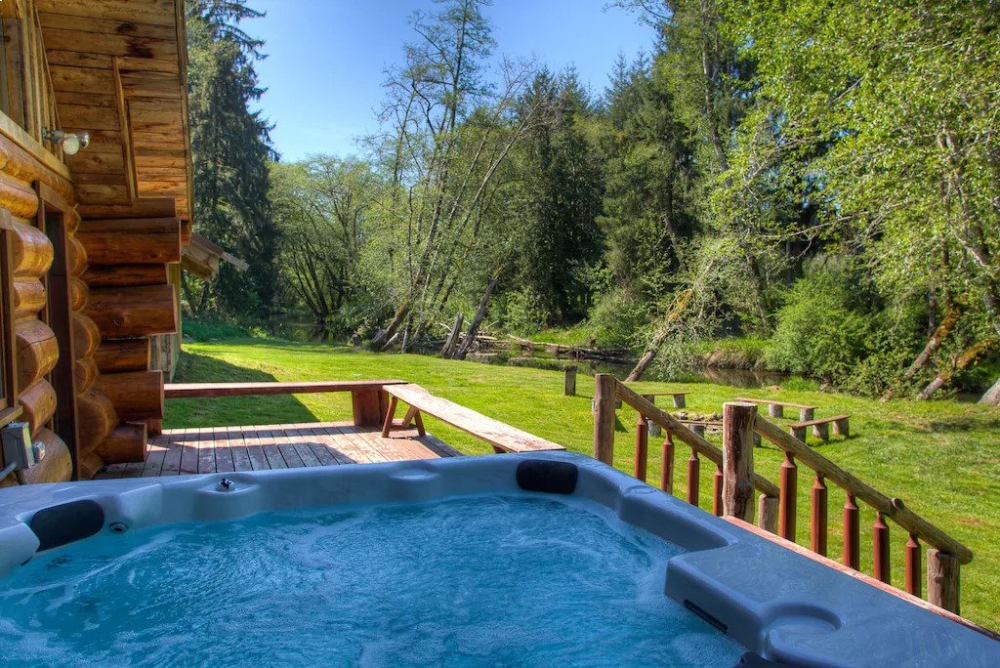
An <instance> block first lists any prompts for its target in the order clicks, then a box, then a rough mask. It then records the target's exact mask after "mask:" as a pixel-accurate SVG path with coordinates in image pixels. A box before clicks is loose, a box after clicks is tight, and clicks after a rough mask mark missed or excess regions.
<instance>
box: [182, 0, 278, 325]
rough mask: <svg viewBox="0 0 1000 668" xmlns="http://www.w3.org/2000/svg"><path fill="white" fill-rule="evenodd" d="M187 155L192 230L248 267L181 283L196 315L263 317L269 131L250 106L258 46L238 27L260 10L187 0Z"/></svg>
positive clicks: (269, 273)
mask: <svg viewBox="0 0 1000 668" xmlns="http://www.w3.org/2000/svg"><path fill="white" fill-rule="evenodd" d="M186 10H187V31H188V52H189V61H190V67H189V71H188V87H189V108H190V124H191V152H192V154H193V162H194V182H195V198H194V206H193V207H192V213H193V217H194V221H195V229H196V231H197V232H198V233H199V234H202V235H204V236H206V237H208V238H210V239H211V240H213V241H215V242H216V243H218V244H219V245H221V246H222V247H223V248H225V249H226V250H228V251H229V252H231V253H233V254H234V255H236V256H237V257H240V258H243V259H245V260H246V261H247V262H249V263H250V265H251V266H250V270H249V271H246V272H243V273H239V272H236V271H234V270H232V269H231V268H230V267H228V266H224V267H223V268H222V269H221V271H220V275H219V278H218V279H217V281H216V282H215V283H213V284H208V283H206V284H204V285H203V287H202V290H201V292H200V294H198V292H197V289H196V287H195V286H193V285H192V284H190V283H188V282H185V283H184V293H185V295H186V297H187V301H188V305H189V306H190V308H191V309H192V310H193V311H194V312H195V313H196V314H200V313H202V312H204V311H205V310H206V309H207V308H209V307H210V306H215V307H216V308H218V309H220V310H222V311H224V312H225V313H227V314H229V315H232V316H242V317H256V316H261V315H266V314H267V313H268V312H269V310H270V308H271V306H272V302H273V300H274V292H275V281H276V270H275V265H274V257H275V250H276V245H277V244H276V242H277V231H276V229H275V227H274V224H273V222H272V220H271V211H270V203H269V201H268V195H267V193H268V160H269V159H270V158H272V157H274V154H273V151H272V150H271V148H270V138H269V130H270V126H269V125H268V123H267V121H265V120H264V119H263V118H262V116H261V112H260V111H251V109H250V108H251V106H252V105H253V104H254V103H256V102H258V101H259V100H260V97H261V95H262V94H263V92H264V91H263V89H262V88H260V86H259V85H258V83H257V74H256V72H255V70H254V63H255V62H256V61H257V60H259V59H261V58H263V55H262V54H261V48H262V47H263V43H262V42H260V41H259V40H255V39H253V38H251V37H250V36H249V35H247V34H246V33H245V32H244V31H243V30H242V29H241V28H240V24H241V23H242V22H243V21H245V20H248V19H254V18H259V17H261V16H263V13H261V12H258V11H256V10H254V9H251V8H250V7H248V6H247V4H246V0H187V2H186Z"/></svg>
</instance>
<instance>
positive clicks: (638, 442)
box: [635, 415, 649, 482]
mask: <svg viewBox="0 0 1000 668" xmlns="http://www.w3.org/2000/svg"><path fill="white" fill-rule="evenodd" d="M648 458H649V427H648V426H647V425H646V418H644V417H643V416H642V415H640V416H639V420H638V421H637V422H636V423H635V477H636V478H637V479H639V480H641V481H643V482H646V460H647V459H648Z"/></svg>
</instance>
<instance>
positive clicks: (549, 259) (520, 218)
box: [513, 70, 604, 324]
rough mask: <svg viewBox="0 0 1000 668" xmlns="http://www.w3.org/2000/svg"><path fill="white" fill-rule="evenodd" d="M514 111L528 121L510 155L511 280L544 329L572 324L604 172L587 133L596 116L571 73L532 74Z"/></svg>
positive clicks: (594, 245) (597, 241) (580, 311)
mask: <svg viewBox="0 0 1000 668" xmlns="http://www.w3.org/2000/svg"><path fill="white" fill-rule="evenodd" d="M519 106H520V108H522V109H524V110H525V111H524V112H523V113H524V114H526V115H527V114H533V115H534V118H535V122H534V123H532V124H531V126H530V128H531V129H530V130H528V131H527V132H526V133H525V135H524V138H523V140H522V141H521V143H520V144H519V146H518V149H517V151H516V157H515V169H516V170H517V175H518V181H519V184H520V185H519V188H518V194H517V196H516V197H517V202H516V203H515V205H514V207H515V210H514V211H513V215H514V216H515V217H516V220H517V225H516V227H515V232H514V233H515V234H517V235H518V239H517V245H518V247H519V248H520V252H519V253H518V260H517V269H516V270H515V271H516V280H517V283H518V285H519V286H520V287H521V288H522V289H527V290H530V291H532V292H533V293H534V294H535V295H537V296H538V298H539V300H540V301H541V303H542V304H543V307H544V308H545V309H546V311H547V312H548V314H549V319H550V323H551V324H556V323H564V322H573V321H578V320H580V319H582V318H583V317H585V316H586V314H587V311H588V310H589V307H590V298H591V294H592V291H593V286H592V285H591V284H590V282H589V280H588V273H589V268H590V267H591V266H593V265H596V264H597V263H599V262H600V259H601V250H602V247H601V235H600V230H599V228H598V226H597V216H598V215H599V213H600V211H601V195H602V192H603V181H604V175H603V173H602V170H601V161H600V156H599V155H598V152H597V150H596V146H595V141H594V139H593V138H592V136H591V135H592V134H593V133H591V132H589V128H588V124H590V123H591V122H592V121H594V120H595V116H596V114H595V112H594V110H593V108H592V103H591V101H590V100H589V96H588V94H587V92H586V91H585V90H583V88H582V86H581V85H580V82H579V80H578V78H577V76H576V73H575V72H574V71H572V70H570V71H568V72H566V73H565V74H563V75H561V76H559V77H553V76H552V75H551V74H550V73H549V72H548V71H546V70H543V71H541V72H539V73H538V74H537V75H536V76H535V79H534V81H533V82H532V85H531V88H530V89H529V90H528V91H527V92H526V93H525V95H524V97H523V99H522V101H521V103H520V105H519Z"/></svg>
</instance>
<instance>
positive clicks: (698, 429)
mask: <svg viewBox="0 0 1000 668" xmlns="http://www.w3.org/2000/svg"><path fill="white" fill-rule="evenodd" d="M691 431H693V432H694V433H696V434H698V435H699V436H701V437H702V438H705V425H703V424H693V425H691Z"/></svg>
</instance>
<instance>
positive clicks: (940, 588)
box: [593, 374, 973, 614]
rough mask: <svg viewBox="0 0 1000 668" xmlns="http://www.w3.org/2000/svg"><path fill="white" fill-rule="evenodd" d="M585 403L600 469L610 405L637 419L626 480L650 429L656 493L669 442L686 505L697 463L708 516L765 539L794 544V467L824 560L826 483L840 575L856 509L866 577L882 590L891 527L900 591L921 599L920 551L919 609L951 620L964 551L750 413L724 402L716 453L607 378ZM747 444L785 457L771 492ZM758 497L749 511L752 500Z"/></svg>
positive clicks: (694, 496) (670, 462) (610, 430)
mask: <svg viewBox="0 0 1000 668" xmlns="http://www.w3.org/2000/svg"><path fill="white" fill-rule="evenodd" d="M596 383H597V384H596V389H595V393H594V406H593V409H594V457H595V458H596V459H599V460H601V461H603V462H605V463H606V464H613V463H614V447H615V444H614V435H615V434H614V430H615V422H616V415H615V406H616V403H617V400H621V402H622V403H624V404H627V405H629V406H631V407H632V408H633V409H635V410H636V411H637V412H638V413H639V419H638V421H637V424H636V430H635V455H636V457H635V471H634V473H635V476H636V477H637V478H639V479H640V480H643V481H645V479H646V471H647V463H648V458H649V442H648V439H649V429H648V425H649V423H653V424H656V425H659V426H660V427H661V428H662V429H663V431H664V440H663V447H662V467H663V468H662V476H661V484H660V487H661V489H663V491H665V492H668V493H671V494H672V493H673V489H674V484H673V481H674V468H675V466H674V463H675V462H674V459H675V450H676V444H675V440H677V441H681V442H682V443H684V444H686V445H687V446H689V447H690V449H691V454H690V457H689V458H688V460H687V481H688V484H687V501H688V502H689V503H691V504H693V505H698V502H699V491H700V490H699V478H700V473H701V471H700V463H701V462H700V458H701V457H705V458H706V459H708V460H709V461H710V462H712V463H713V464H715V467H716V470H715V474H714V476H713V489H712V511H713V512H714V513H715V514H716V515H719V516H723V515H729V516H733V517H737V518H739V519H741V520H744V521H747V522H753V520H754V515H755V514H756V524H757V526H758V527H760V528H761V529H764V530H766V531H768V532H770V533H772V534H777V535H779V536H781V537H782V538H784V539H786V540H789V541H792V542H794V541H795V536H796V531H795V528H796V527H795V524H796V517H797V508H796V504H797V494H798V464H799V463H801V464H804V465H805V466H806V467H807V468H809V469H811V470H812V471H813V472H814V478H813V483H812V487H811V489H810V502H811V508H810V510H811V513H810V545H809V548H810V549H811V550H812V551H813V552H815V553H816V554H819V555H821V556H823V557H826V556H827V535H828V527H829V508H828V505H827V483H832V484H834V485H836V486H837V487H840V488H841V489H843V490H844V491H845V492H846V494H847V501H846V503H845V505H844V509H843V539H844V549H843V554H842V563H843V564H844V566H847V567H849V568H852V569H854V570H859V568H860V552H861V524H860V509H859V507H858V502H859V501H860V502H862V503H864V504H866V505H868V506H870V507H871V508H872V509H874V510H875V523H874V525H873V527H872V561H873V564H874V568H873V571H874V572H873V576H874V577H875V579H877V580H880V581H881V582H883V583H886V584H889V585H891V582H890V579H891V578H890V575H891V573H890V559H889V557H890V554H889V524H888V523H887V521H891V522H892V523H894V524H896V525H897V526H898V527H900V528H901V529H903V530H904V531H906V532H907V535H908V541H907V543H906V547H905V550H906V552H905V564H906V566H905V578H904V582H905V590H906V592H907V593H908V594H910V595H913V596H916V597H920V596H921V583H922V580H923V578H922V577H921V550H922V548H921V541H923V543H925V544H926V545H929V546H930V549H928V550H927V570H926V582H927V600H928V602H929V603H931V604H932V605H934V606H937V607H939V608H943V609H944V610H947V611H950V612H952V613H955V614H960V612H959V611H960V601H959V592H960V588H959V582H960V571H961V568H960V567H961V565H963V564H968V563H969V562H971V561H972V557H973V554H972V550H970V549H969V548H968V547H966V546H965V545H963V544H962V543H960V542H959V541H957V540H956V539H955V538H953V537H952V536H950V535H948V534H947V533H946V532H944V531H943V530H941V529H940V528H938V527H937V526H935V525H934V524H932V523H931V522H929V521H928V520H926V519H924V518H923V517H921V516H920V515H918V514H916V513H914V512H913V511H911V510H910V509H909V508H907V507H906V505H905V504H904V503H903V501H902V500H901V499H898V498H893V497H889V496H887V495H885V494H883V493H881V492H880V491H878V490H877V489H875V488H874V487H872V486H871V485H869V484H868V483H865V482H864V481H862V480H860V479H859V478H857V477H856V476H854V475H853V474H851V473H849V472H847V471H845V470H844V469H842V468H841V467H839V466H837V465H836V464H834V463H833V462H831V461H830V460H829V459H827V458H826V457H824V456H823V455H821V454H819V453H818V452H816V451H815V450H814V449H812V448H811V447H809V446H808V445H806V444H805V443H804V442H802V441H800V440H799V439H797V438H795V437H794V436H791V435H789V434H787V433H785V432H784V431H782V429H781V428H780V427H778V426H777V425H775V424H773V423H771V422H769V421H768V420H767V419H765V418H764V417H762V416H761V415H759V414H758V413H757V406H756V405H755V404H750V403H740V402H733V403H727V404H725V406H724V407H723V426H722V440H723V447H722V448H719V447H717V446H715V445H714V444H712V443H710V442H709V441H707V440H706V439H705V438H703V437H702V436H699V435H698V434H696V433H695V432H694V431H692V430H691V429H689V428H688V427H686V426H685V425H684V424H682V423H681V422H680V421H679V420H678V419H677V418H675V417H674V416H672V415H670V414H669V413H667V412H666V411H664V410H662V409H660V408H657V407H656V406H655V405H654V404H653V403H652V402H651V401H649V400H648V399H646V398H644V397H643V396H641V395H640V394H638V393H636V392H634V391H633V390H631V389H630V388H628V387H626V386H625V385H624V384H622V383H621V382H619V381H618V380H617V379H616V378H615V377H614V376H611V375H608V374H598V375H597V377H596ZM754 434H757V435H758V436H759V437H760V438H761V439H764V440H767V441H769V442H770V443H772V444H774V445H775V446H777V447H778V448H779V449H780V450H782V451H783V452H784V454H785V459H784V461H783V462H782V464H781V469H780V473H779V482H778V484H775V483H774V482H772V481H770V480H768V479H767V478H765V477H763V476H761V475H760V474H759V473H756V472H755V471H754V467H753V441H754ZM755 490H756V491H757V492H760V496H759V498H758V503H757V504H756V509H755V507H754V503H753V494H754V491H755Z"/></svg>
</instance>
